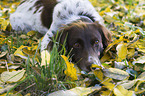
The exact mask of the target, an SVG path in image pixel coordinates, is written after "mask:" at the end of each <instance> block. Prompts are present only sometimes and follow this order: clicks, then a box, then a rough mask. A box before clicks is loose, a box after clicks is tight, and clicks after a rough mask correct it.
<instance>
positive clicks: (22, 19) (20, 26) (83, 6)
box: [10, 0, 104, 50]
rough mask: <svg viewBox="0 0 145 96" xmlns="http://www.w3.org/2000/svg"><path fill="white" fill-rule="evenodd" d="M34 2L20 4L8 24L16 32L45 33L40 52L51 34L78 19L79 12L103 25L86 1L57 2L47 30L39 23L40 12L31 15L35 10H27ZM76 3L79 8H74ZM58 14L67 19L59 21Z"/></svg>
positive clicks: (32, 0)
mask: <svg viewBox="0 0 145 96" xmlns="http://www.w3.org/2000/svg"><path fill="white" fill-rule="evenodd" d="M36 1H37V0H27V1H26V2H24V3H23V4H21V5H20V6H19V7H18V8H17V10H16V12H15V13H13V14H12V15H11V16H10V22H11V25H12V27H13V29H15V30H17V31H19V30H22V31H26V32H28V31H30V30H35V31H38V32H40V33H42V34H45V32H47V33H46V34H45V36H44V38H43V40H42V42H41V50H44V49H46V48H47V45H48V43H49V41H50V39H49V37H52V36H53V34H56V32H57V31H59V28H60V27H63V25H64V24H65V25H66V24H70V23H72V22H73V21H76V20H77V19H80V18H81V16H79V15H78V14H79V13H80V12H83V13H87V14H91V15H92V16H93V17H95V18H94V20H95V21H98V22H99V23H100V24H102V25H104V24H103V19H102V17H101V16H100V15H99V14H98V12H96V10H95V8H94V7H93V6H92V5H91V3H90V2H89V1H88V0H57V1H58V2H59V3H58V4H57V5H56V6H55V8H54V12H53V21H52V24H51V26H50V29H49V30H48V29H47V28H46V27H44V26H43V25H42V23H41V18H40V16H41V12H39V11H37V13H35V14H33V12H34V10H35V8H33V9H32V10H28V9H29V8H30V7H32V6H33V5H34V3H35V2H36ZM78 2H79V6H78V7H76V4H78ZM64 6H66V10H65V9H64ZM42 8H43V7H41V8H40V9H39V10H42ZM69 11H72V14H69ZM58 12H60V13H61V15H63V16H66V17H67V18H65V19H61V18H60V17H61V16H59V17H58V15H57V14H58ZM52 32H53V33H52Z"/></svg>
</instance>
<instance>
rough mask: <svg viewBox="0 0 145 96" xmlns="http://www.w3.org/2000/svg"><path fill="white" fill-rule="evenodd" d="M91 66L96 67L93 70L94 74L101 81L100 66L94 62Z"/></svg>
mask: <svg viewBox="0 0 145 96" xmlns="http://www.w3.org/2000/svg"><path fill="white" fill-rule="evenodd" d="M91 68H96V70H94V71H93V72H94V75H95V76H96V77H97V79H98V80H99V81H100V82H101V81H103V77H104V75H103V72H102V70H101V69H102V67H100V66H98V65H96V64H92V66H91Z"/></svg>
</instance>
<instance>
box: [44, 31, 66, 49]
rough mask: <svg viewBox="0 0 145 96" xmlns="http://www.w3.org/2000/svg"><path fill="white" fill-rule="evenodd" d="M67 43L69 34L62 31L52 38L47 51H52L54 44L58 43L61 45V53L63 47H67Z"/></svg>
mask: <svg viewBox="0 0 145 96" xmlns="http://www.w3.org/2000/svg"><path fill="white" fill-rule="evenodd" d="M66 41H67V32H66V31H63V30H62V31H60V32H59V33H57V34H55V35H54V36H53V37H51V41H50V42H49V44H48V46H47V49H48V50H50V51H51V50H52V48H53V45H54V43H57V44H59V48H58V51H60V50H61V49H62V48H63V47H66V45H65V44H67V42H66ZM66 49H67V48H66Z"/></svg>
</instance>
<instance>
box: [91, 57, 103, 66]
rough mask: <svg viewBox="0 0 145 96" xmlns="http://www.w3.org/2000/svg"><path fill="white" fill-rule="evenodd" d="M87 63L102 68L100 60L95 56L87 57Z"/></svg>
mask: <svg viewBox="0 0 145 96" xmlns="http://www.w3.org/2000/svg"><path fill="white" fill-rule="evenodd" d="M88 62H89V63H91V64H96V65H98V66H101V67H102V65H101V62H100V60H99V58H98V57H97V56H89V57H88Z"/></svg>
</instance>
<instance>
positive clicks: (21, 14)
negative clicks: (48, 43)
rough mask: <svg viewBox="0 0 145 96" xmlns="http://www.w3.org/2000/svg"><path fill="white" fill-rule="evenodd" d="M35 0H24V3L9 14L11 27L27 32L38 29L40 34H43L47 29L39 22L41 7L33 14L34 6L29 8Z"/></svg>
mask: <svg viewBox="0 0 145 96" xmlns="http://www.w3.org/2000/svg"><path fill="white" fill-rule="evenodd" d="M36 1H37V0H26V1H25V3H23V4H21V5H19V6H18V8H17V10H16V11H15V12H14V13H13V14H11V15H10V22H11V25H12V28H13V29H14V30H16V31H23V32H26V33H27V32H29V31H31V30H34V31H38V32H40V33H41V34H45V33H46V32H47V31H48V29H47V28H46V27H44V26H42V23H41V18H40V16H41V12H38V11H40V10H42V8H43V7H41V8H40V9H39V10H38V11H37V13H35V14H33V13H34V11H35V8H32V10H29V9H30V8H31V7H32V6H33V5H34V4H35V2H36Z"/></svg>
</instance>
